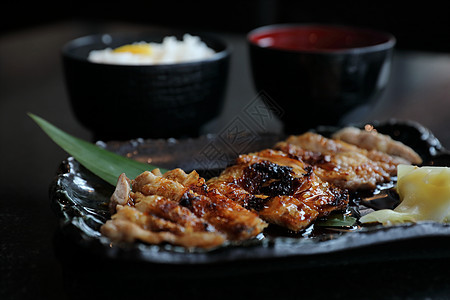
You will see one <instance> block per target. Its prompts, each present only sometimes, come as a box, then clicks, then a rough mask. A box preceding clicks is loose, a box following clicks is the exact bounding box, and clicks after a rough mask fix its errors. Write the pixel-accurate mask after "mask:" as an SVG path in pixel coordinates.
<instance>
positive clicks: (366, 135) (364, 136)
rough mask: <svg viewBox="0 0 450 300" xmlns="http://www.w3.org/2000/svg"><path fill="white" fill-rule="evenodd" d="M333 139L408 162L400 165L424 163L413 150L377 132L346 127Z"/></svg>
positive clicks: (334, 135)
mask: <svg viewBox="0 0 450 300" xmlns="http://www.w3.org/2000/svg"><path fill="white" fill-rule="evenodd" d="M333 138H334V139H339V140H342V141H344V142H347V143H349V144H352V145H356V146H358V147H360V148H364V149H367V150H378V151H381V152H384V153H387V154H389V155H392V156H396V157H399V158H402V159H404V160H406V161H407V162H402V161H399V162H400V163H408V164H421V163H422V158H420V156H419V155H418V154H417V153H416V152H415V151H414V150H413V149H411V148H410V147H408V146H406V145H405V144H403V143H401V142H398V141H394V140H393V139H392V138H391V137H390V136H388V135H385V134H381V133H378V132H377V131H375V130H371V131H367V130H361V129H358V128H355V127H345V128H343V129H341V130H339V131H337V132H336V133H335V134H333Z"/></svg>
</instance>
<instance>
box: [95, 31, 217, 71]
mask: <svg viewBox="0 0 450 300" xmlns="http://www.w3.org/2000/svg"><path fill="white" fill-rule="evenodd" d="M137 43H138V44H140V43H144V44H146V42H137ZM148 44H149V45H150V47H151V49H152V52H151V54H150V55H144V54H134V53H130V52H114V51H113V49H111V48H106V49H104V50H93V51H91V52H90V53H89V57H88V60H89V61H91V62H95V63H106V64H121V65H153V64H174V63H181V62H190V61H198V60H203V59H207V58H209V57H211V56H213V55H214V53H215V52H214V50H213V49H211V48H209V47H208V46H207V45H206V44H205V43H204V42H202V41H201V40H200V38H199V37H198V36H192V35H190V34H185V35H184V36H183V40H181V41H179V40H177V39H176V37H174V36H167V37H165V38H164V39H163V42H162V43H148Z"/></svg>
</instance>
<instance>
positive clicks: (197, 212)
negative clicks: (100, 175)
mask: <svg viewBox="0 0 450 300" xmlns="http://www.w3.org/2000/svg"><path fill="white" fill-rule="evenodd" d="M155 174H156V175H155ZM130 182H131V189H130ZM114 205H115V207H114V211H116V213H115V214H114V215H113V216H112V218H111V220H109V221H107V222H106V223H105V224H104V225H103V226H102V227H101V232H102V234H104V235H106V236H108V237H109V238H111V240H113V241H116V242H117V241H126V242H129V241H134V240H141V241H144V242H148V243H152V244H158V243H162V242H169V243H172V244H176V245H182V246H184V247H203V248H210V247H214V246H218V245H221V244H223V243H224V242H225V240H226V239H228V240H243V239H249V238H251V237H254V236H256V235H257V234H259V233H260V232H262V230H263V229H264V228H265V227H266V226H267V223H265V222H264V221H263V220H261V219H260V218H259V217H258V216H257V215H256V214H255V213H253V212H250V211H248V210H246V209H244V208H243V207H242V206H240V205H239V204H237V203H235V202H234V201H232V200H231V199H228V198H226V197H225V196H223V195H221V194H220V193H218V192H217V191H214V190H210V189H208V187H207V186H206V185H205V180H204V179H203V178H201V177H200V176H199V175H198V174H197V172H195V171H194V172H191V173H190V174H186V173H184V171H182V170H181V169H175V170H172V171H169V172H167V173H165V174H161V173H160V172H159V170H154V171H153V172H144V173H142V174H140V175H139V176H137V177H136V178H135V179H134V180H131V181H130V180H129V179H127V178H126V176H125V175H121V176H120V177H119V180H118V184H117V186H116V190H115V192H114V193H113V196H112V197H111V206H114Z"/></svg>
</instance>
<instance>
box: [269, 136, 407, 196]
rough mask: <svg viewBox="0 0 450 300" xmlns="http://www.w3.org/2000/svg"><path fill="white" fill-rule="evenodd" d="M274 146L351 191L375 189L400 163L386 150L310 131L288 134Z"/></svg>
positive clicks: (325, 179)
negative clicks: (369, 148) (363, 147)
mask: <svg viewBox="0 0 450 300" xmlns="http://www.w3.org/2000/svg"><path fill="white" fill-rule="evenodd" d="M275 148H276V149H279V150H281V151H283V152H284V153H287V154H289V155H290V156H291V157H295V158H297V159H300V160H302V161H304V162H305V163H308V164H310V165H312V166H313V170H314V173H316V174H317V175H318V176H319V177H320V178H321V179H322V180H324V181H327V182H331V183H333V184H335V185H337V186H339V187H341V188H346V189H348V190H350V191H356V190H361V189H374V188H376V185H377V184H380V183H383V182H389V181H390V180H391V178H392V176H395V175H396V172H397V165H398V164H399V163H401V161H399V160H398V159H396V158H393V157H391V156H390V155H388V154H386V153H383V152H380V151H377V150H366V149H362V148H359V147H357V146H354V145H350V144H348V143H346V142H343V141H340V140H333V139H328V138H325V137H323V136H321V135H319V134H316V133H312V132H307V133H305V134H302V135H299V136H290V137H289V138H288V139H287V140H286V141H284V142H279V143H277V144H276V145H275Z"/></svg>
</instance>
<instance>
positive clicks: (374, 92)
mask: <svg viewBox="0 0 450 300" xmlns="http://www.w3.org/2000/svg"><path fill="white" fill-rule="evenodd" d="M247 41H248V44H249V55H250V63H251V68H252V75H253V81H254V84H255V88H256V89H257V90H258V92H260V91H264V92H265V93H266V95H267V96H268V97H265V99H266V101H269V100H270V101H273V102H275V104H276V105H277V106H278V107H279V108H280V111H281V113H279V116H280V119H281V120H282V121H283V123H284V128H285V132H286V133H298V132H302V131H305V130H308V129H310V128H314V127H316V126H317V125H337V124H338V123H339V121H340V120H342V119H343V118H344V117H345V116H346V115H347V114H349V113H350V112H352V111H354V110H355V109H357V108H360V107H361V106H363V105H371V104H373V103H374V101H373V100H375V99H377V98H378V96H379V95H380V92H381V91H383V89H384V88H385V87H386V85H387V83H388V79H389V73H390V66H391V57H392V51H393V48H394V45H395V42H396V40H395V38H394V36H392V35H391V34H389V33H384V32H379V31H374V30H368V29H360V28H353V27H346V26H337V25H336V26H334V25H316V24H276V25H268V26H264V27H260V28H257V29H254V30H252V31H250V32H249V33H248V35H247ZM267 104H268V105H269V106H273V105H274V103H267Z"/></svg>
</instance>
